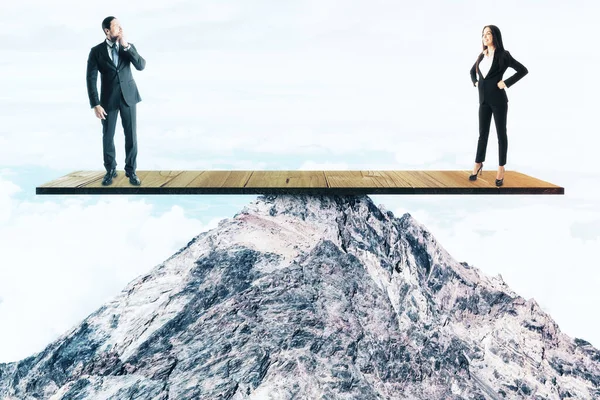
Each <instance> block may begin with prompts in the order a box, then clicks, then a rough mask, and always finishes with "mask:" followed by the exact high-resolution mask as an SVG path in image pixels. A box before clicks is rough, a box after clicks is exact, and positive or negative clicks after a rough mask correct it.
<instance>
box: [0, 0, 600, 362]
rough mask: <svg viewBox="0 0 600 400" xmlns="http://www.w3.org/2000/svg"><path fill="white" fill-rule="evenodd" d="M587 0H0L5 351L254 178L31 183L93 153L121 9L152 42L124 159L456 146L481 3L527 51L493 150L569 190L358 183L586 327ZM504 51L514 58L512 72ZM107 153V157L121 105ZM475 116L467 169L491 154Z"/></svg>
mask: <svg viewBox="0 0 600 400" xmlns="http://www.w3.org/2000/svg"><path fill="white" fill-rule="evenodd" d="M599 14H600V6H599V5H598V4H597V2H594V1H591V0H590V1H581V0H574V1H571V2H562V1H545V2H543V3H542V2H539V1H531V0H519V1H486V2H482V1H472V0H465V1H453V2H447V1H423V2H414V1H382V0H370V1H366V0H364V1H332V0H319V1H316V0H315V1H310V0H300V1H295V2H281V1H276V0H269V1H267V0H262V1H261V0H259V1H252V2H247V1H241V0H231V1H227V2H223V1H202V2H197V1H191V0H190V1H188V0H177V1H170V2H163V1H160V2H158V1H128V2H122V3H121V2H117V1H111V0H108V1H104V2H101V3H92V2H76V1H65V0H56V1H53V2H45V1H26V0H24V1H20V2H9V3H8V4H7V5H3V7H2V13H1V14H0V26H2V27H3V29H2V31H1V32H0V88H1V90H0V121H1V123H0V362H10V361H16V360H20V359H23V358H25V357H27V356H30V355H32V354H34V353H36V352H38V351H41V350H43V349H44V347H45V346H46V345H48V344H49V343H50V342H51V341H53V340H55V339H56V338H57V337H58V336H60V335H61V334H63V333H64V332H66V331H67V330H69V329H70V328H72V327H73V326H75V325H76V324H78V323H80V322H81V321H82V320H83V319H84V318H85V317H86V316H87V315H89V314H90V313H91V312H93V311H95V310H96V309H97V308H99V307H100V306H101V305H102V304H103V303H105V302H106V301H108V300H110V299H111V298H112V297H114V296H115V295H117V294H118V293H119V292H120V291H121V289H123V288H124V287H125V285H126V284H127V283H128V282H130V281H131V280H133V279H134V278H135V277H137V276H139V275H140V274H142V273H145V272H147V271H149V270H150V269H151V268H153V267H154V266H156V265H158V264H160V263H161V262H162V261H164V260H165V259H166V258H168V257H169V256H170V255H171V254H173V253H174V252H176V251H177V250H178V249H180V248H181V247H183V246H185V245H186V243H188V242H189V240H190V239H192V238H193V237H194V236H196V235H198V234H199V233H201V232H202V231H205V230H207V229H212V228H214V227H216V226H217V223H218V221H220V220H222V219H223V218H231V217H233V215H234V214H235V213H236V212H238V211H239V210H241V208H242V207H243V206H244V205H246V204H248V203H250V202H251V201H253V200H254V199H256V196H253V195H252V196H251V195H245V196H218V195H206V196H116V195H113V196H36V195H35V187H36V186H38V185H41V184H42V183H45V182H47V181H50V180H52V179H56V178H58V177H60V176H63V175H65V174H68V173H70V172H73V171H77V170H102V169H103V165H102V150H101V137H102V136H101V135H102V134H101V124H100V122H99V120H97V119H96V117H95V116H94V114H93V112H92V110H91V109H90V107H89V102H88V97H87V92H86V85H85V68H86V61H87V56H88V54H89V51H90V49H91V48H92V47H93V46H95V45H96V44H98V43H100V42H101V41H102V40H103V39H104V35H103V33H102V30H101V22H102V20H103V19H104V17H106V16H109V15H114V16H116V17H117V18H118V19H119V21H120V23H121V25H122V27H123V30H124V32H125V36H126V38H127V40H128V41H129V42H131V43H133V44H134V45H135V46H136V48H137V50H138V52H139V53H140V55H142V56H143V57H144V58H145V59H146V62H147V65H146V69H145V70H144V71H136V70H133V75H134V78H135V80H136V82H137V86H138V88H139V91H140V94H141V97H142V99H143V100H142V102H141V103H139V104H138V106H137V114H138V148H139V153H138V169H139V170H140V171H141V170H179V169H197V170H200V169H279V170H297V169H367V170H379V169H396V170H402V169H423V170H436V169H438V170H439V169H451V170H457V169H461V170H470V169H471V168H472V167H473V161H474V156H475V149H476V144H477V135H478V125H477V110H478V97H477V91H476V89H475V88H474V87H473V85H472V84H471V81H470V77H469V70H470V68H471V66H472V65H473V63H474V62H475V59H476V57H477V55H478V54H479V52H480V51H481V41H480V40H481V39H480V38H481V31H482V29H483V26H484V25H487V24H494V25H497V26H498V27H499V28H500V29H501V31H502V36H503V41H504V46H505V48H506V49H507V50H509V51H510V52H511V54H512V55H513V57H514V58H515V59H517V60H518V61H519V62H521V63H522V64H524V65H525V66H526V67H527V68H528V69H529V74H528V75H527V76H525V77H524V78H523V79H522V80H521V81H519V82H517V83H516V84H515V85H514V86H512V87H511V88H509V89H507V95H508V98H509V111H508V126H507V130H508V138H509V148H508V162H507V165H506V168H507V170H515V171H519V172H522V173H525V174H529V175H532V176H535V177H537V178H539V179H542V180H545V181H548V182H552V183H554V184H557V185H560V186H563V187H564V188H565V195H564V196H519V195H515V196H512V195H511V196H481V195H477V196H456V195H454V196H441V195H437V196H414V195H413V196H371V198H372V199H373V201H374V202H375V204H377V205H380V204H381V205H384V206H385V208H386V209H388V210H390V211H392V212H394V214H395V215H397V216H400V215H402V214H403V213H404V212H409V213H411V215H413V216H414V217H415V218H416V219H417V220H418V221H419V222H421V223H422V224H424V225H425V226H426V227H427V228H428V229H429V230H430V231H431V232H432V233H433V235H434V236H435V237H436V239H437V240H438V241H439V242H440V243H441V244H442V246H443V247H444V248H445V249H446V250H448V252H449V253H450V254H451V255H452V256H453V257H454V258H456V259H457V260H459V261H466V262H468V263H469V264H471V265H474V266H476V267H478V268H480V269H481V270H483V271H484V272H485V273H486V274H488V275H489V276H495V275H498V274H500V275H502V277H503V279H504V280H505V282H506V283H507V284H508V285H509V286H510V287H511V288H512V289H513V290H515V291H516V292H517V293H519V294H520V295H521V296H523V297H525V298H527V299H529V298H534V299H535V300H536V301H537V302H538V304H540V306H541V307H542V309H543V310H545V311H546V312H548V313H549V314H550V315H551V316H552V317H553V318H554V319H555V321H556V322H557V323H558V324H559V326H560V328H561V330H562V331H563V332H564V333H566V334H568V335H569V336H571V337H578V338H582V339H584V340H587V341H589V342H591V343H592V344H593V345H595V346H596V347H600V320H599V319H598V318H597V317H594V316H595V315H597V308H596V305H597V304H600V291H599V290H598V289H597V287H598V283H600V268H598V267H600V263H599V261H598V249H600V246H599V245H600V187H599V185H598V182H600V173H599V172H598V168H597V159H598V157H597V155H598V154H597V152H598V150H597V149H598V148H599V145H600V139H599V138H598V135H597V133H596V134H594V132H598V126H597V122H598V118H597V116H598V111H597V110H598V109H599V106H600V104H599V103H600V101H599V100H598V96H597V93H598V92H599V90H600V88H599V83H598V80H596V79H589V78H588V76H594V75H588V74H589V73H590V72H592V71H593V72H595V71H598V67H599V66H600V56H599V55H598V52H596V51H594V50H593V48H594V45H595V37H596V36H597V29H596V28H595V25H596V22H597V21H596V20H595V19H594V18H595V16H596V15H599ZM512 73H514V71H513V70H511V69H509V70H508V71H507V73H506V75H505V77H506V78H507V77H508V76H510V75H511V74H512ZM115 145H116V148H117V163H118V165H117V168H118V169H119V170H121V171H122V168H123V166H124V158H125V154H124V138H123V133H122V128H121V127H120V123H118V125H117V132H116V135H115ZM497 152H498V150H497V141H496V139H495V130H494V126H493V124H492V129H491V132H490V141H489V144H488V150H487V159H486V163H485V166H484V170H495V169H496V167H497V162H498V153H497Z"/></svg>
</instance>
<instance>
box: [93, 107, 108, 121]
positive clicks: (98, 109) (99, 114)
mask: <svg viewBox="0 0 600 400" xmlns="http://www.w3.org/2000/svg"><path fill="white" fill-rule="evenodd" d="M94 113H95V114H96V117H98V118H100V119H106V111H104V108H103V107H102V106H101V105H100V104H98V105H97V106H96V107H94Z"/></svg>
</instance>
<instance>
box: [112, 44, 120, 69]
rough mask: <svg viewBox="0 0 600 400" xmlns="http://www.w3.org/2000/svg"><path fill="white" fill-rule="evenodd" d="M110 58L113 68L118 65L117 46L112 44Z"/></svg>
mask: <svg viewBox="0 0 600 400" xmlns="http://www.w3.org/2000/svg"><path fill="white" fill-rule="evenodd" d="M112 56H113V57H112V58H113V62H114V63H115V66H118V65H119V52H118V51H117V44H116V43H115V44H113V47H112Z"/></svg>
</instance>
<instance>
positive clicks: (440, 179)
mask: <svg viewBox="0 0 600 400" xmlns="http://www.w3.org/2000/svg"><path fill="white" fill-rule="evenodd" d="M118 174H119V175H118V176H117V178H115V179H114V180H113V184H112V185H110V186H102V184H101V181H102V177H103V176H104V172H103V171H76V172H73V173H71V174H68V175H65V176H63V177H60V178H58V179H55V180H53V181H51V182H47V183H44V184H43V185H40V186H38V187H37V188H36V193H37V194H270V193H273V194H275V193H289V194H331V195H352V194H356V195H359V194H564V188H562V187H560V186H558V185H555V184H552V183H549V182H546V181H543V180H541V179H538V178H534V177H531V176H528V175H526V174H523V173H520V172H516V171H506V173H505V178H504V186H502V187H500V188H498V187H496V186H495V179H496V172H495V171H484V172H483V174H482V175H481V176H479V177H478V179H477V180H476V181H469V175H470V171H417V170H414V171H411V170H409V171H394V170H388V171H357V170H342V171H278V170H273V171H245V170H220V171H217V170H207V171H138V172H137V175H138V177H139V178H140V180H141V181H142V184H141V186H132V185H131V184H130V183H129V179H128V178H127V177H125V173H124V172H123V171H119V172H118Z"/></svg>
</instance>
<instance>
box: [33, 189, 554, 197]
mask: <svg viewBox="0 0 600 400" xmlns="http://www.w3.org/2000/svg"><path fill="white" fill-rule="evenodd" d="M36 194H37V195H115V194H116V195H201V194H240V195H242V194H317V195H328V194H329V195H340V194H341V195H363V194H398V195H405V194H416V195H510V194H512V195H564V188H562V187H557V188H510V187H506V188H505V187H500V188H496V187H483V188H482V187H475V188H451V187H446V188H407V187H402V188H393V187H387V188H386V187H357V188H269V187H266V188H260V187H257V188H253V187H249V188H242V187H235V188H232V187H225V188H223V187H216V188H161V187H148V188H144V187H83V188H46V187H37V188H36Z"/></svg>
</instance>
